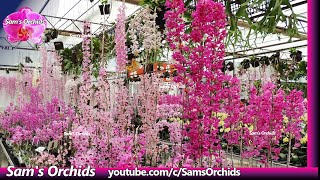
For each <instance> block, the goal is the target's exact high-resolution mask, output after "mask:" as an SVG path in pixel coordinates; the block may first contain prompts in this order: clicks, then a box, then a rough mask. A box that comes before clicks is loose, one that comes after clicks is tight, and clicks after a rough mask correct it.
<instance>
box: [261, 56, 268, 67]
mask: <svg viewBox="0 0 320 180" xmlns="http://www.w3.org/2000/svg"><path fill="white" fill-rule="evenodd" d="M260 64H262V65H265V66H269V65H270V61H269V57H268V56H263V57H261V58H260Z"/></svg>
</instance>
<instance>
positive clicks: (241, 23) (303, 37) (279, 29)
mask: <svg viewBox="0 0 320 180" xmlns="http://www.w3.org/2000/svg"><path fill="white" fill-rule="evenodd" d="M229 24H230V22H229ZM237 24H238V26H240V27H244V28H247V29H250V24H249V23H247V22H245V21H238V23H237ZM286 30H287V29H286V28H283V27H276V29H275V34H276V33H279V34H283V35H285V36H289V34H288V33H287V32H286ZM293 37H294V38H298V39H300V40H307V39H308V38H307V35H306V34H302V33H299V34H298V35H295V36H293Z"/></svg>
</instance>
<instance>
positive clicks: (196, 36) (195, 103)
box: [185, 1, 227, 166]
mask: <svg viewBox="0 0 320 180" xmlns="http://www.w3.org/2000/svg"><path fill="white" fill-rule="evenodd" d="M192 17H193V21H192V25H191V28H192V31H191V33H190V40H191V42H193V43H194V46H193V47H192V48H191V51H190V56H189V58H190V61H188V62H187V66H188V67H189V68H190V71H191V73H190V74H189V81H188V83H187V85H188V86H189V87H190V89H189V94H190V96H189V104H190V105H189V106H188V107H186V108H185V110H186V111H187V112H188V113H189V115H188V116H189V117H188V118H189V119H191V122H190V124H189V125H188V127H189V128H190V130H189V132H187V133H186V134H187V135H188V134H189V135H188V136H189V137H190V142H191V143H190V144H189V147H188V149H189V150H191V152H189V153H191V155H192V156H194V157H195V158H199V160H200V162H199V163H200V164H199V165H200V166H203V164H202V163H203V162H202V159H203V158H202V157H203V156H209V157H211V155H212V153H213V152H214V151H219V149H221V147H220V145H219V144H220V143H219V141H220V140H219V139H220V138H219V137H218V136H217V133H218V128H217V127H218V123H219V121H220V120H219V119H218V118H217V117H214V116H213V115H212V114H213V112H219V110H220V100H221V99H222V97H221V91H222V89H223V88H222V87H223V86H224V82H225V79H226V78H227V77H226V76H225V75H224V74H223V73H222V72H221V70H220V69H221V68H222V63H223V57H224V44H223V39H224V37H225V35H226V32H225V25H226V22H225V14H224V8H223V6H222V5H221V4H220V3H215V2H212V1H200V2H199V3H198V4H197V6H196V11H194V12H193V13H192ZM211 142H213V143H211Z"/></svg>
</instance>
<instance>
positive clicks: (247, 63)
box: [240, 59, 250, 69]
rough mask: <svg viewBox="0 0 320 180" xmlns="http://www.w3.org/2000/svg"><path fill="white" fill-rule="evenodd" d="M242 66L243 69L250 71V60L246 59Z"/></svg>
mask: <svg viewBox="0 0 320 180" xmlns="http://www.w3.org/2000/svg"><path fill="white" fill-rule="evenodd" d="M240 64H241V66H242V67H243V69H249V68H250V60H249V59H244V60H243V61H242V62H241V63H240Z"/></svg>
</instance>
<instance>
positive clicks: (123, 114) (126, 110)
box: [115, 80, 133, 137]
mask: <svg viewBox="0 0 320 180" xmlns="http://www.w3.org/2000/svg"><path fill="white" fill-rule="evenodd" d="M116 83H117V86H118V91H117V92H116V113H115V119H116V126H117V128H118V132H116V134H117V136H119V137H122V136H124V135H128V133H129V131H130V130H131V129H132V126H131V119H132V115H133V109H132V107H131V105H130V102H129V100H130V97H129V89H128V87H126V86H123V81H122V80H118V81H117V82H116Z"/></svg>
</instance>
